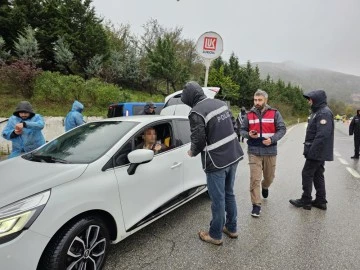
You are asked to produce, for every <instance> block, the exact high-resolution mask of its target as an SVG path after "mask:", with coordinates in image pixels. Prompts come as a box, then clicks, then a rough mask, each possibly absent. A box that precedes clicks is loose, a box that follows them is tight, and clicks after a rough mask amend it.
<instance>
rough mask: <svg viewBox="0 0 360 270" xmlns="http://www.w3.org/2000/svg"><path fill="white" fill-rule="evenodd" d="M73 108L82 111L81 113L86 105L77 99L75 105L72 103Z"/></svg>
mask: <svg viewBox="0 0 360 270" xmlns="http://www.w3.org/2000/svg"><path fill="white" fill-rule="evenodd" d="M71 110H72V111H77V112H80V113H81V112H82V111H83V110H84V105H83V104H82V103H81V102H79V101H77V100H75V101H74V103H73V105H72V108H71Z"/></svg>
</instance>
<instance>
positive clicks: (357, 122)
mask: <svg viewBox="0 0 360 270" xmlns="http://www.w3.org/2000/svg"><path fill="white" fill-rule="evenodd" d="M349 135H350V136H351V135H355V137H356V138H360V110H357V114H356V115H355V116H354V118H353V119H352V120H351V123H350V126H349Z"/></svg>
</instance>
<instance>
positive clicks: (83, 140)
mask: <svg viewBox="0 0 360 270" xmlns="http://www.w3.org/2000/svg"><path fill="white" fill-rule="evenodd" d="M137 124H138V123H137V122H127V121H123V122H120V121H111V122H110V121H109V122H92V123H87V124H85V125H82V126H80V127H78V128H75V129H73V130H70V131H69V132H67V133H65V134H63V135H62V136H60V137H58V138H57V139H55V140H53V141H51V142H50V143H48V144H46V145H44V146H43V147H41V148H40V149H38V150H35V151H33V152H32V153H31V155H26V158H27V159H29V160H34V161H36V156H37V157H38V158H37V160H38V159H39V158H41V157H43V158H44V157H46V158H44V159H45V161H46V160H50V161H51V160H55V159H58V160H63V161H65V162H68V163H91V162H93V161H95V160H96V159H98V158H99V157H101V156H102V155H104V154H105V153H106V152H107V151H108V150H109V149H110V148H111V147H112V146H113V145H114V144H115V143H117V142H118V141H119V140H120V139H121V138H122V137H123V136H124V135H125V134H127V133H128V132H129V131H130V130H131V129H132V128H134V127H135V126H136V125H137ZM50 158H51V159H50Z"/></svg>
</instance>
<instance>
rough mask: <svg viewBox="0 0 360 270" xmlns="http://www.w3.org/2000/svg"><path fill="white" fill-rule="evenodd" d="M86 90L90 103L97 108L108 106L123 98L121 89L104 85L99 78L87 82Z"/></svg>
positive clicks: (107, 84) (111, 85)
mask: <svg viewBox="0 0 360 270" xmlns="http://www.w3.org/2000/svg"><path fill="white" fill-rule="evenodd" d="M85 89H86V90H85V91H86V95H87V97H88V99H89V101H90V102H91V103H92V104H96V106H101V107H102V106H108V105H109V104H110V103H112V102H117V101H119V100H120V99H121V98H122V97H121V96H122V95H121V92H120V88H119V87H117V86H115V85H113V84H109V83H104V82H102V81H100V80H99V79H97V78H93V79H91V80H89V81H87V82H86V87H85Z"/></svg>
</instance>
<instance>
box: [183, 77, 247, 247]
mask: <svg viewBox="0 0 360 270" xmlns="http://www.w3.org/2000/svg"><path fill="white" fill-rule="evenodd" d="M181 101H182V102H183V103H184V104H186V105H188V106H189V107H191V108H192V109H191V111H190V114H189V120H190V128H191V147H190V150H189V151H188V155H189V156H190V157H195V156H197V155H198V154H200V153H201V160H202V166H203V169H204V171H205V173H206V180H207V188H208V192H209V195H210V198H211V211H212V220H211V223H210V229H209V231H200V232H199V237H200V239H201V240H203V241H205V242H208V243H211V244H214V245H221V244H222V243H223V240H222V233H223V232H224V233H225V234H226V235H228V236H229V237H230V238H237V237H238V233H237V208H236V200H235V195H234V190H233V188H234V182H235V174H236V169H237V165H238V162H239V161H240V159H242V157H243V155H244V153H243V151H242V149H241V146H240V144H239V142H238V140H237V135H236V133H235V131H234V127H233V123H232V120H231V116H232V115H231V112H230V110H229V108H228V107H227V105H226V103H225V102H223V101H220V100H217V99H210V98H207V97H206V96H205V94H204V91H203V89H202V88H201V86H200V85H199V84H198V83H196V82H189V83H187V84H186V85H185V87H184V90H183V92H182V96H181ZM225 212H226V215H225Z"/></svg>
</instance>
